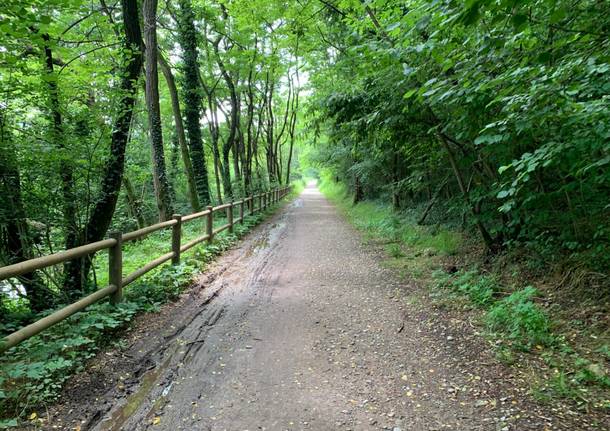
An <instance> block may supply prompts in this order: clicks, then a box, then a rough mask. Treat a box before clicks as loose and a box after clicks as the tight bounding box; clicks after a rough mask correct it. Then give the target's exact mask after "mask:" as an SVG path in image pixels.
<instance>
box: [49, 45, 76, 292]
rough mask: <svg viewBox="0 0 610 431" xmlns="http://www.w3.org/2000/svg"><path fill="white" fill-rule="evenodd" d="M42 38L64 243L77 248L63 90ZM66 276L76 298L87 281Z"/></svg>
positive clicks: (72, 181) (66, 289) (65, 287)
mask: <svg viewBox="0 0 610 431" xmlns="http://www.w3.org/2000/svg"><path fill="white" fill-rule="evenodd" d="M42 38H43V40H44V41H45V47H44V57H45V66H46V71H47V74H46V79H45V82H46V85H47V88H48V91H49V107H50V110H51V117H52V120H53V129H52V136H53V138H52V141H53V142H54V143H55V145H56V147H57V149H58V151H59V157H60V159H59V160H60V161H59V175H60V177H61V192H62V202H63V204H62V206H63V225H64V235H65V240H64V243H65V247H66V249H68V248H73V247H76V246H77V245H78V244H79V243H80V241H79V233H78V230H79V229H78V222H77V215H76V204H77V203H76V195H75V193H74V188H75V187H74V174H73V170H72V166H71V164H70V161H69V157H68V153H67V151H66V147H65V145H64V142H66V136H65V133H64V127H63V120H62V115H61V109H60V104H59V87H58V83H57V76H56V75H55V73H54V70H53V53H52V51H51V48H50V44H49V41H50V39H49V35H48V34H43V35H42ZM68 265H69V264H65V265H64V270H65V269H67V266H68ZM64 273H65V274H66V275H67V277H68V278H67V279H66V280H65V282H64V289H65V291H66V293H68V294H69V295H71V296H76V295H77V294H78V293H79V292H80V291H81V290H82V284H83V282H84V280H75V279H73V278H72V277H71V275H70V274H69V273H68V272H67V271H64Z"/></svg>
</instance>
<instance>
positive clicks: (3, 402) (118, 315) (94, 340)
mask: <svg viewBox="0 0 610 431" xmlns="http://www.w3.org/2000/svg"><path fill="white" fill-rule="evenodd" d="M296 189H298V186H297V187H296ZM297 191H298V190H297ZM294 193H295V192H293V195H294ZM271 210H273V207H271V208H269V210H268V212H270V211H271ZM264 217H265V214H260V213H257V214H255V215H253V216H248V215H247V213H246V217H245V219H244V223H243V224H240V223H237V224H235V225H234V233H233V234H229V233H228V231H223V232H222V233H220V234H219V235H217V236H215V238H214V241H213V242H212V243H211V244H200V245H198V246H196V247H194V248H193V249H191V250H189V251H188V252H186V253H184V254H183V255H182V256H181V262H180V264H178V265H175V266H174V265H171V264H165V265H162V266H161V267H159V268H156V269H154V270H152V271H151V272H149V273H147V274H146V275H144V276H142V277H141V278H139V279H137V280H136V281H135V282H134V283H133V284H131V285H129V286H128V287H126V288H125V290H124V295H125V297H124V301H123V302H121V303H120V304H118V305H117V306H113V305H111V304H110V303H109V302H108V301H103V302H99V303H96V304H94V305H92V306H90V307H88V308H87V309H86V310H85V311H83V312H80V313H76V314H75V315H73V316H71V317H70V318H68V319H66V320H64V321H62V322H60V323H58V324H57V325H55V326H53V327H51V328H49V329H48V330H46V331H43V332H42V333H40V334H38V335H37V336H35V337H32V338H30V339H28V340H26V341H24V342H23V343H21V344H19V345H18V346H16V347H14V348H12V349H10V350H8V351H7V352H5V354H4V355H3V356H2V357H0V429H5V428H9V427H15V426H18V425H19V422H20V421H23V420H24V419H25V418H27V419H28V420H30V421H31V422H35V421H36V420H37V413H36V412H35V409H36V408H39V407H40V406H42V405H44V404H47V403H50V402H53V401H55V400H56V399H57V398H58V396H59V394H60V392H61V389H62V387H63V385H64V384H65V382H66V381H67V380H68V379H69V378H70V376H71V375H73V374H75V373H76V372H79V371H81V370H83V369H85V367H86V364H87V360H88V359H90V358H92V357H94V356H95V355H96V353H97V352H98V351H100V350H101V349H104V348H107V347H112V346H113V345H120V340H121V337H120V333H121V331H122V330H124V329H125V328H126V327H127V326H128V325H129V323H130V322H131V321H132V320H133V319H134V317H135V316H137V315H138V314H139V313H143V312H154V311H157V310H158V309H159V307H160V306H161V305H163V304H164V303H167V302H169V301H173V300H175V299H177V298H178V296H179V295H180V294H181V293H182V292H183V291H184V289H185V288H186V287H188V286H189V285H190V284H191V282H192V279H193V277H194V276H195V275H197V274H198V273H200V272H201V271H203V270H204V269H205V267H206V266H207V264H208V263H209V262H211V261H212V260H213V259H214V258H215V257H216V256H218V255H219V254H221V253H222V252H223V251H225V250H226V249H228V248H229V247H230V246H231V245H232V244H234V243H235V242H236V241H237V240H238V238H239V237H241V236H243V235H244V234H245V233H247V232H248V231H249V230H250V229H251V228H252V227H253V226H254V225H256V224H257V223H259V222H260V221H261V220H262V219H263V218H264ZM225 222H226V221H225V220H223V219H220V220H216V223H215V224H218V225H222V224H223V223H225ZM203 233H204V225H203V224H202V223H189V224H185V225H184V226H183V243H184V242H187V241H189V240H191V239H194V238H196V237H198V236H201V235H202V234H203ZM170 238H171V232H169V231H160V232H156V233H154V234H152V235H150V236H149V237H147V238H145V239H144V240H141V241H137V242H132V243H128V244H125V245H124V251H123V259H124V270H123V271H124V272H123V274H124V275H127V274H129V273H130V272H131V271H133V270H135V269H137V268H139V267H142V266H143V265H145V264H146V263H148V262H149V261H150V260H151V257H152V256H156V255H159V254H161V253H163V251H162V250H166V249H168V248H169V244H170V242H171V239H170ZM94 267H95V268H96V271H95V273H96V276H97V277H96V282H97V284H98V285H100V286H103V285H105V284H106V283H107V271H105V270H104V268H107V256H106V254H100V255H99V256H98V257H97V258H96V260H95V262H94ZM60 308H61V307H60ZM53 311H54V310H49V311H47V312H46V313H44V314H40V315H37V316H35V317H36V319H39V318H41V317H44V315H47V314H50V313H52V312H53ZM16 312H18V310H16ZM30 317H31V316H30ZM8 321H9V322H11V323H10V324H5V325H3V326H2V327H0V331H1V332H2V333H3V334H8V333H10V332H12V331H14V330H16V329H18V327H17V325H18V319H13V320H8ZM16 322H17V323H16ZM117 343H118V344H117Z"/></svg>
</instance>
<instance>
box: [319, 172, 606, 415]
mask: <svg viewBox="0 0 610 431" xmlns="http://www.w3.org/2000/svg"><path fill="white" fill-rule="evenodd" d="M321 190H322V191H323V193H324V194H325V195H326V196H327V197H328V198H329V199H330V200H331V201H332V202H333V203H335V204H336V205H337V206H338V207H339V208H340V209H341V211H342V212H343V214H344V215H345V216H346V217H347V219H348V220H349V221H350V222H351V223H352V224H353V225H354V226H355V227H356V228H358V229H359V230H360V231H361V232H362V233H363V235H364V238H365V239H366V240H367V241H369V242H371V243H372V244H376V245H378V246H381V247H382V248H383V249H384V250H385V252H386V255H387V260H386V264H387V265H389V266H390V267H392V268H394V269H396V270H397V271H399V272H400V274H401V275H402V276H403V277H404V278H405V279H408V280H416V281H418V282H419V283H421V284H423V285H424V286H426V289H425V291H423V292H407V294H408V295H415V297H416V298H417V297H418V298H419V299H418V301H422V302H425V303H427V304H429V306H435V307H439V308H441V309H444V308H449V309H453V310H458V311H460V312H464V313H471V314H472V315H473V321H475V322H476V323H477V326H478V332H479V333H480V334H481V335H482V336H484V337H485V338H486V339H487V340H488V341H489V348H490V349H492V350H493V351H494V352H495V354H496V357H497V359H498V360H499V361H501V362H503V363H505V364H506V365H508V366H515V367H518V369H519V371H520V372H522V373H525V374H526V375H527V376H528V379H529V382H530V385H531V386H530V390H531V393H532V395H533V396H534V397H535V398H537V399H538V400H540V401H541V402H551V401H552V400H553V399H554V398H565V399H570V400H572V401H573V402H574V403H575V405H576V406H577V407H578V408H581V409H584V410H588V409H600V410H601V411H604V410H608V409H610V398H609V397H610V377H609V374H608V369H607V364H608V363H609V362H610V336H609V335H608V331H607V328H606V324H607V322H605V319H606V317H607V316H605V315H603V314H602V313H601V312H600V308H595V307H594V306H593V305H592V304H591V302H587V301H584V302H583V303H576V302H575V301H574V302H571V303H569V304H565V303H558V302H554V301H555V298H556V292H554V290H553V288H552V287H553V282H554V281H555V280H554V279H553V277H551V276H549V275H546V276H545V275H544V274H535V275H532V274H531V270H530V269H528V267H527V266H526V265H523V264H522V263H518V262H517V263H516V261H515V258H514V256H508V255H502V256H495V257H493V258H491V259H490V258H489V256H488V255H486V254H485V253H484V252H483V251H482V250H481V248H480V247H479V246H478V244H477V242H476V239H473V236H476V232H473V231H468V230H463V229H460V227H459V225H452V224H451V223H442V222H438V223H435V224H433V225H427V226H420V225H417V219H418V213H420V212H421V211H422V210H425V208H415V209H405V210H403V211H396V210H395V209H393V208H392V206H391V205H390V204H388V203H384V202H383V201H361V202H358V203H356V204H354V203H353V196H352V195H351V194H350V193H349V191H348V189H347V188H346V187H345V185H343V184H341V183H336V182H334V181H333V177H332V176H330V175H325V176H323V180H322V183H321ZM443 214H444V211H439V212H436V213H435V214H432V215H431V217H432V218H433V219H441V218H442V217H444V215H443ZM507 261H509V262H512V263H511V264H510V265H508V264H507ZM525 280H527V281H525ZM537 285H540V288H537V287H535V286H537ZM575 316H581V317H582V318H584V319H587V323H585V322H584V321H582V320H578V319H577V318H575Z"/></svg>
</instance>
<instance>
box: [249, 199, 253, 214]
mask: <svg viewBox="0 0 610 431" xmlns="http://www.w3.org/2000/svg"><path fill="white" fill-rule="evenodd" d="M248 209H249V210H250V215H254V195H252V196H251V197H250V199H249V200H248Z"/></svg>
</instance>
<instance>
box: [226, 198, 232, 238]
mask: <svg viewBox="0 0 610 431" xmlns="http://www.w3.org/2000/svg"><path fill="white" fill-rule="evenodd" d="M227 221H228V222H229V233H233V201H230V202H229V206H228V207H227Z"/></svg>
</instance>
